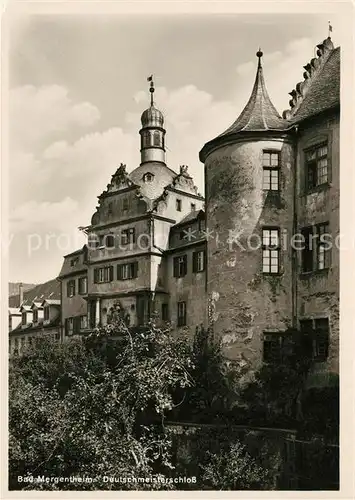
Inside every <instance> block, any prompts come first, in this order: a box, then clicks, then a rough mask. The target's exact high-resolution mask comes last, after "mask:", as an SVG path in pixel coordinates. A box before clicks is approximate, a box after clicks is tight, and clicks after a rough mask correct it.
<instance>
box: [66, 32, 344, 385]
mask: <svg viewBox="0 0 355 500" xmlns="http://www.w3.org/2000/svg"><path fill="white" fill-rule="evenodd" d="M262 55H263V54H262V52H261V51H260V50H259V51H258V52H257V70H256V78H255V82H254V86H253V89H252V92H251V96H250V99H249V101H248V102H247V104H246V106H245V108H244V109H243V111H242V113H241V114H240V115H239V116H238V118H237V119H236V120H235V122H234V123H233V124H232V125H231V126H230V127H229V128H228V129H227V130H226V131H225V132H223V133H221V134H220V135H219V136H218V137H216V138H214V139H212V140H210V141H209V142H207V143H206V144H205V145H204V146H203V148H202V150H201V151H200V160H201V162H202V163H203V164H204V168H205V193H206V201H205V200H204V198H203V197H202V196H201V195H200V194H199V193H198V192H197V189H196V186H195V185H194V182H193V179H192V178H191V176H190V175H189V173H188V168H187V167H186V166H181V167H180V170H179V172H176V171H174V170H173V169H172V168H171V167H170V166H168V165H167V163H166V156H165V136H166V131H165V128H164V117H163V114H162V113H161V112H160V111H159V110H158V109H157V108H156V106H155V103H154V99H153V96H154V83H153V81H152V79H150V81H151V83H150V95H151V103H150V106H149V108H148V109H146V110H145V111H144V112H143V114H142V116H141V123H142V127H141V129H140V131H139V134H140V151H141V163H140V165H139V166H138V167H137V168H135V169H134V170H133V171H131V172H130V173H128V172H127V171H126V166H125V165H122V164H121V166H120V167H119V168H118V169H117V171H116V172H115V173H114V174H113V175H112V178H111V180H110V182H109V184H107V188H106V189H105V190H104V191H103V192H102V193H101V194H100V195H99V197H98V206H97V208H96V212H95V213H94V214H93V216H92V219H91V224H90V225H89V226H87V227H85V228H83V230H84V231H85V233H86V234H87V244H86V245H85V246H84V247H83V248H82V249H80V250H78V251H76V252H73V253H71V254H69V255H66V256H65V257H64V263H63V266H62V269H61V272H60V275H59V280H60V283H61V324H62V338H63V339H65V338H68V337H69V336H71V335H76V334H80V333H84V332H88V331H90V330H91V329H93V328H95V327H96V326H97V325H103V324H105V323H107V321H109V317H110V313H111V311H112V309H113V308H115V307H117V306H118V307H120V308H121V309H122V310H124V312H125V315H126V318H127V320H128V321H129V323H130V325H131V326H132V327H139V326H140V325H145V324H146V323H147V321H148V320H149V318H150V317H151V316H152V315H156V317H157V319H158V321H159V322H161V323H164V322H167V321H168V322H170V323H171V324H172V326H173V328H174V329H179V328H187V329H188V330H190V332H193V331H195V328H196V326H198V325H204V326H207V325H208V326H210V327H212V328H213V331H214V334H215V335H216V336H217V337H219V338H220V339H221V342H222V344H223V348H224V352H225V355H226V356H227V357H228V358H230V359H231V360H234V361H235V362H237V363H240V365H241V366H244V367H247V368H248V369H250V370H251V371H252V370H254V369H256V368H257V367H259V366H260V364H261V363H262V362H272V361H273V360H275V359H276V360H277V359H280V356H281V355H282V352H283V345H284V344H285V342H287V335H289V333H288V332H290V329H297V330H300V331H301V332H302V334H303V335H304V338H305V339H307V342H308V345H309V347H310V350H311V355H312V358H313V360H314V362H315V363H314V366H315V367H316V368H315V369H314V373H315V379H316V378H317V376H320V378H322V377H323V382H324V378H327V377H328V379H329V380H330V378H331V374H337V373H338V369H339V367H338V363H339V251H338V248H337V244H336V241H337V240H336V237H337V235H338V233H339V122H340V83H339V82H340V49H339V48H334V46H333V43H332V41H331V39H330V38H329V37H328V38H327V39H326V40H324V41H323V43H321V44H319V45H318V46H317V57H314V58H313V59H312V60H311V61H310V62H309V63H308V64H306V65H305V66H304V70H305V71H304V74H303V76H304V80H303V81H302V82H300V83H298V84H297V85H296V88H295V89H294V90H292V91H291V92H290V95H291V100H290V109H288V110H286V111H284V113H283V115H282V116H281V115H279V113H278V112H277V110H276V109H275V107H274V105H273V104H272V102H271V100H270V98H269V96H268V93H267V90H266V85H265V80H264V74H263V66H262ZM317 374H318V375H317Z"/></svg>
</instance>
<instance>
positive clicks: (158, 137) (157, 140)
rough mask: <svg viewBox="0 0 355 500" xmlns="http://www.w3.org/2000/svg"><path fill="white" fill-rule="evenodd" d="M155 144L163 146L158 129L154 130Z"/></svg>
mask: <svg viewBox="0 0 355 500" xmlns="http://www.w3.org/2000/svg"><path fill="white" fill-rule="evenodd" d="M153 145H154V146H161V140H160V132H159V131H158V130H155V132H154V135H153Z"/></svg>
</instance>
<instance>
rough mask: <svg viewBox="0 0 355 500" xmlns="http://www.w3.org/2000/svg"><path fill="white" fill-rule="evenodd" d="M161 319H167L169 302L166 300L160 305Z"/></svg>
mask: <svg viewBox="0 0 355 500" xmlns="http://www.w3.org/2000/svg"><path fill="white" fill-rule="evenodd" d="M161 319H162V321H169V304H168V303H167V302H164V303H163V304H162V305H161Z"/></svg>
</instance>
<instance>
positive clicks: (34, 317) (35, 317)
mask: <svg viewBox="0 0 355 500" xmlns="http://www.w3.org/2000/svg"><path fill="white" fill-rule="evenodd" d="M32 323H38V309H33V311H32Z"/></svg>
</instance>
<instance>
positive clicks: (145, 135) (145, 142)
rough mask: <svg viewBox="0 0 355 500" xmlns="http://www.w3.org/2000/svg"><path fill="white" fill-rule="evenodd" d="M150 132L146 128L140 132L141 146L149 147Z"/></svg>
mask: <svg viewBox="0 0 355 500" xmlns="http://www.w3.org/2000/svg"><path fill="white" fill-rule="evenodd" d="M149 142H150V134H149V131H148V130H145V131H144V132H143V133H142V148H149V146H150V144H149Z"/></svg>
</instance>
